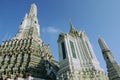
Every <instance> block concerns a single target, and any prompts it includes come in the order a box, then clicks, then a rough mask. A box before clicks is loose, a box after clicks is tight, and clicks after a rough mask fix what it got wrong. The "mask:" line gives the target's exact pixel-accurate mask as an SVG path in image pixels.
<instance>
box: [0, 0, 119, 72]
mask: <svg viewBox="0 0 120 80" xmlns="http://www.w3.org/2000/svg"><path fill="white" fill-rule="evenodd" d="M32 3H36V5H37V8H38V19H39V24H40V34H41V38H42V40H43V41H44V42H45V43H48V44H50V47H51V51H52V53H53V55H54V57H55V59H57V60H58V48H57V47H58V45H57V39H58V35H59V33H60V32H69V29H70V27H69V18H70V19H71V20H72V23H73V24H74V26H75V27H76V29H78V30H79V31H80V30H84V31H85V32H86V34H87V35H88V37H89V39H90V42H91V44H92V46H93V49H94V51H95V54H96V56H97V58H98V60H99V62H100V65H101V66H102V68H104V69H105V70H106V67H105V62H104V60H103V57H102V53H101V50H100V47H99V45H98V36H99V35H100V36H102V37H103V38H104V40H105V41H106V43H107V44H108V46H109V48H110V49H111V51H112V52H113V55H114V57H115V59H116V60H117V62H118V63H120V49H119V47H120V36H118V35H120V4H119V3H120V0H0V42H1V41H2V40H6V39H10V38H12V37H13V36H14V35H15V34H16V33H17V31H18V28H19V25H20V23H21V21H22V18H23V17H24V15H25V13H27V12H28V11H29V8H30V5H31V4H32Z"/></svg>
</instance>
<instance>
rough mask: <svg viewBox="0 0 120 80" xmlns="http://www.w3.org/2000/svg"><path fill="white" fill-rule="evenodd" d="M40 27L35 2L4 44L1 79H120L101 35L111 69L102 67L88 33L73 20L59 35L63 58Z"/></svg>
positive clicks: (0, 54) (0, 58) (0, 50)
mask: <svg viewBox="0 0 120 80" xmlns="http://www.w3.org/2000/svg"><path fill="white" fill-rule="evenodd" d="M39 28H40V25H39V22H38V19H37V6H36V4H35V3H33V4H32V5H31V7H30V10H29V12H28V13H26V14H25V17H24V18H23V20H22V22H21V24H20V26H19V30H18V32H17V33H16V35H15V36H14V37H13V38H11V39H9V40H5V41H3V42H2V43H1V44H0V80H120V66H119V64H118V63H117V62H116V61H115V59H114V57H113V55H112V52H111V51H110V49H109V48H108V46H107V44H106V43H105V41H104V40H103V39H102V38H101V37H100V38H99V39H98V43H99V45H100V48H101V51H102V54H103V57H104V60H105V62H106V67H107V73H106V72H105V71H104V70H103V69H102V68H101V67H100V64H99V61H98V60H97V58H96V56H95V53H94V51H93V48H92V45H91V43H90V41H89V38H88V37H87V35H86V33H85V32H84V31H78V30H77V29H75V27H74V25H73V24H72V23H70V30H69V32H68V33H65V32H61V33H60V34H59V36H58V40H57V42H58V49H59V51H58V52H59V54H58V55H59V61H56V60H55V59H54V57H53V55H52V53H51V50H50V46H49V45H48V44H45V43H44V41H43V40H42V39H41V37H40V31H39V30H40V29H39ZM56 46H57V45H56Z"/></svg>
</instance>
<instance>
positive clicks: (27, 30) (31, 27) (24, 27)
mask: <svg viewBox="0 0 120 80" xmlns="http://www.w3.org/2000/svg"><path fill="white" fill-rule="evenodd" d="M39 27H40V25H39V23H38V19H37V6H36V5H35V3H33V4H32V5H31V7H30V11H29V13H28V14H26V15H25V17H24V18H23V20H22V22H21V25H20V28H19V31H18V33H17V34H16V36H15V37H14V38H17V39H22V38H28V37H33V38H35V39H36V38H37V39H39V38H40V31H39Z"/></svg>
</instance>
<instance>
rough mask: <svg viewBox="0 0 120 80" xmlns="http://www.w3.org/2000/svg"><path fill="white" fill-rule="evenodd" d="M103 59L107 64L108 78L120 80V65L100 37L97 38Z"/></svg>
mask: <svg viewBox="0 0 120 80" xmlns="http://www.w3.org/2000/svg"><path fill="white" fill-rule="evenodd" d="M98 42H99V45H100V48H101V50H102V53H103V57H104V60H105V62H106V65H107V71H108V77H109V79H110V80H120V66H119V65H118V64H117V62H116V61H115V59H114V57H113V55H112V52H111V51H110V50H109V48H108V46H107V44H106V43H105V41H104V40H103V39H102V38H99V39H98Z"/></svg>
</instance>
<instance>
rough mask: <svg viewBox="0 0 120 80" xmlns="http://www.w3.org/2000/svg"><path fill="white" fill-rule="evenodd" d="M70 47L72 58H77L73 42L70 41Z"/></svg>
mask: <svg viewBox="0 0 120 80" xmlns="http://www.w3.org/2000/svg"><path fill="white" fill-rule="evenodd" d="M70 46H71V51H72V56H73V58H76V53H75V48H74V44H73V42H72V41H70Z"/></svg>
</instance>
